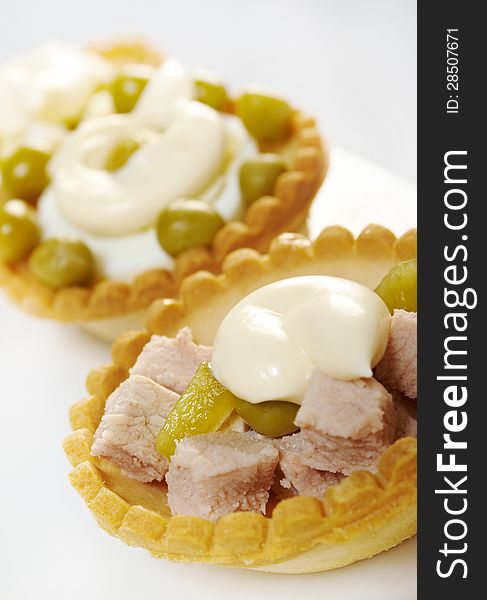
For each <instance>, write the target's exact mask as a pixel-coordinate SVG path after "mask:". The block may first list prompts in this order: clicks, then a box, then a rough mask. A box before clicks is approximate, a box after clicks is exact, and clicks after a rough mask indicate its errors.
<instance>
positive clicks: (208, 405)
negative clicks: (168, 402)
mask: <svg viewBox="0 0 487 600" xmlns="http://www.w3.org/2000/svg"><path fill="white" fill-rule="evenodd" d="M235 401H236V397H235V396H234V395H233V394H232V393H231V392H230V391H229V390H227V388H226V387H224V386H223V385H222V384H221V383H220V382H219V381H217V380H216V379H215V377H213V375H212V373H211V370H210V367H209V365H208V363H202V364H201V365H200V366H199V367H198V369H197V370H196V373H195V374H194V376H193V379H192V380H191V381H190V383H189V385H188V387H187V388H186V390H185V391H184V392H183V393H182V394H181V396H180V397H179V400H178V401H177V402H176V404H175V405H174V408H173V409H172V411H171V412H170V413H169V415H168V416H167V418H166V420H165V422H164V426H163V427H162V429H161V431H160V432H159V435H158V436H157V440H156V448H157V450H158V451H159V452H160V453H161V454H162V455H163V456H165V457H166V458H168V459H169V458H171V456H172V455H173V454H174V451H175V450H176V444H177V443H178V442H179V441H180V440H182V439H183V438H185V437H189V436H191V435H198V434H200V433H210V432H212V431H218V429H219V428H220V427H221V426H222V424H223V423H224V422H225V421H226V420H227V419H228V417H229V416H230V414H231V412H232V411H233V410H234V408H235Z"/></svg>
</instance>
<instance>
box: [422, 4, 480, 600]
mask: <svg viewBox="0 0 487 600" xmlns="http://www.w3.org/2000/svg"><path fill="white" fill-rule="evenodd" d="M482 13H483V14H485V3H482V2H473V1H472V2H467V1H463V2H461V1H458V0H457V1H451V0H443V1H442V2H426V1H425V2H419V3H418V111H419V112H418V167H419V168H418V204H419V217H418V222H419V297H418V304H419V309H418V314H419V354H418V360H419V398H420V400H419V405H418V408H419V448H420V454H419V526H418V528H419V553H418V597H419V598H420V599H423V598H424V599H433V598H441V599H442V600H448V599H450V598H455V599H461V600H466V599H470V598H472V599H473V598H475V599H477V598H481V597H482V598H483V597H487V592H486V591H485V589H486V588H485V585H484V584H483V582H484V578H486V577H487V561H486V558H487V552H486V550H485V548H486V547H487V527H486V522H487V411H486V405H487V320H486V318H485V312H486V311H485V306H486V302H485V298H486V285H485V281H486V279H487V210H486V207H487V149H486V141H485V140H486V139H487V119H486V118H485V115H486V110H487V98H486V96H485V92H484V91H483V90H485V87H486V86H485V80H486V72H487V66H486V65H487V63H486V58H487V51H486V43H487V34H486V29H485V19H484V18H483V16H482Z"/></svg>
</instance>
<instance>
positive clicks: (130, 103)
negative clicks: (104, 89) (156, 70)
mask: <svg viewBox="0 0 487 600" xmlns="http://www.w3.org/2000/svg"><path fill="white" fill-rule="evenodd" d="M146 85H147V79H146V78H145V77H139V76H136V75H129V74H125V73H121V74H120V75H118V76H117V77H115V79H114V80H113V81H112V83H111V85H110V93H111V94H112V98H113V104H114V105H115V110H116V111H117V112H119V113H128V112H130V111H131V110H132V109H133V108H134V106H135V105H136V104H137V101H138V99H139V98H140V95H141V94H142V92H143V91H144V88H145V86H146Z"/></svg>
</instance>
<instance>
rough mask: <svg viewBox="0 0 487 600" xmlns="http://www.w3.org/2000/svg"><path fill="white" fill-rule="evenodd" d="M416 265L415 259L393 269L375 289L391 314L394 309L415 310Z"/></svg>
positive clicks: (401, 263) (399, 264)
mask: <svg viewBox="0 0 487 600" xmlns="http://www.w3.org/2000/svg"><path fill="white" fill-rule="evenodd" d="M417 289H418V263H417V260H416V259H415V258H412V259H411V260H405V261H403V262H400V263H398V264H397V265H396V266H395V267H393V268H392V269H391V270H390V271H389V273H387V275H386V276H385V277H384V279H383V280H382V281H381V282H380V283H379V285H378V286H377V288H376V290H375V291H376V293H377V294H379V296H380V297H381V298H382V300H384V302H385V303H386V304H387V307H388V308H389V310H390V311H391V314H392V313H393V312H394V309H396V308H402V309H404V310H409V311H411V312H416V310H417Z"/></svg>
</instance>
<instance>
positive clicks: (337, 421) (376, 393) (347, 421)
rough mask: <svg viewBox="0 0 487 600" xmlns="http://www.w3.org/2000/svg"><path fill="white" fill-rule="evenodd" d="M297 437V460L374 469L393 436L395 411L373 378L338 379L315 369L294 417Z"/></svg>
mask: <svg viewBox="0 0 487 600" xmlns="http://www.w3.org/2000/svg"><path fill="white" fill-rule="evenodd" d="M295 423H296V425H298V427H300V428H301V435H302V437H303V453H302V460H303V463H304V464H306V465H308V466H309V467H312V468H313V469H318V470H319V471H331V472H332V473H342V474H344V475H350V473H352V472H353V471H356V470H357V469H369V470H375V469H376V467H377V460H378V458H379V456H380V455H381V454H382V452H383V451H384V450H385V448H387V446H389V445H390V444H391V443H392V442H393V440H394V432H395V427H396V413H395V409H394V405H393V403H392V398H391V395H390V394H389V392H388V391H387V390H386V389H385V388H384V387H383V386H382V385H381V384H380V383H379V382H378V381H376V380H375V379H373V378H370V379H355V380H353V381H341V380H339V379H334V378H333V377H330V376H329V375H325V374H324V373H321V372H319V371H315V373H314V374H313V376H312V377H311V379H310V383H309V386H308V389H307V390H306V393H305V395H304V398H303V403H302V405H301V407H300V409H299V410H298V413H297V415H296V419H295Z"/></svg>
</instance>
